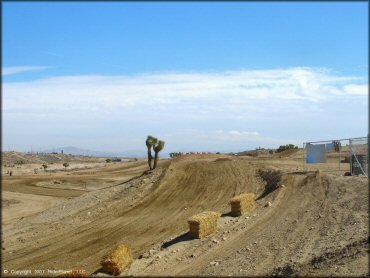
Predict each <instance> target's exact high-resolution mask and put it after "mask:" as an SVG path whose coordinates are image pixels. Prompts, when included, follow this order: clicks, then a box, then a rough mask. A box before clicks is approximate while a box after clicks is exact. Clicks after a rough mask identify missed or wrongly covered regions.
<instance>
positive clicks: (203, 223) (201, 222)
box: [188, 211, 220, 238]
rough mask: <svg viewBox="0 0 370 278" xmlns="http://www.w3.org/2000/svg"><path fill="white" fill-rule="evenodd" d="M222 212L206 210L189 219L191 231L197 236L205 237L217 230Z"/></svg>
mask: <svg viewBox="0 0 370 278" xmlns="http://www.w3.org/2000/svg"><path fill="white" fill-rule="evenodd" d="M219 218H220V214H219V213H217V212H213V211H204V212H202V213H199V214H196V215H194V216H192V217H191V218H189V219H188V224H189V233H190V234H191V235H192V236H193V237H195V238H203V237H205V236H207V235H210V234H212V233H214V232H215V231H217V228H218V219H219Z"/></svg>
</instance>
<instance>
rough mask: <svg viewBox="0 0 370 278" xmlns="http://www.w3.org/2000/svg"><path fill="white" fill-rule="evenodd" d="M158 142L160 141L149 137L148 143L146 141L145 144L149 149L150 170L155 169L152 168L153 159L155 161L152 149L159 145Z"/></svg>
mask: <svg viewBox="0 0 370 278" xmlns="http://www.w3.org/2000/svg"><path fill="white" fill-rule="evenodd" d="M157 142H158V139H157V138H155V137H153V136H151V135H149V136H148V137H147V138H146V141H145V144H146V147H147V148H148V165H149V169H150V170H153V169H154V168H153V167H152V159H153V156H152V147H153V146H155V145H157Z"/></svg>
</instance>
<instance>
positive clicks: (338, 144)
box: [303, 137, 369, 177]
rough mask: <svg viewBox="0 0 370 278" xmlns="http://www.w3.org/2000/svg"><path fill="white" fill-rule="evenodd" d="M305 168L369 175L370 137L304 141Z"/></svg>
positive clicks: (352, 174)
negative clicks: (369, 149)
mask: <svg viewBox="0 0 370 278" xmlns="http://www.w3.org/2000/svg"><path fill="white" fill-rule="evenodd" d="M303 150H304V157H303V159H304V162H303V164H304V169H305V170H316V169H317V167H318V165H319V168H320V170H322V171H324V172H340V173H342V174H344V173H348V174H350V175H351V176H364V177H367V175H368V164H369V163H368V138H367V137H359V138H348V139H338V140H325V141H314V142H305V143H303Z"/></svg>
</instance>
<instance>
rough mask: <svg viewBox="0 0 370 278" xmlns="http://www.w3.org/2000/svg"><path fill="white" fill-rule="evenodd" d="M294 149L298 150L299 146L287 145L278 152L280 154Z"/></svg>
mask: <svg viewBox="0 0 370 278" xmlns="http://www.w3.org/2000/svg"><path fill="white" fill-rule="evenodd" d="M293 149H298V146H295V145H293V144H287V145H285V146H283V145H282V146H280V147H279V148H278V149H277V150H276V152H277V153H279V152H283V151H286V150H293Z"/></svg>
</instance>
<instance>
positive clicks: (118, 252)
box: [100, 244, 133, 275]
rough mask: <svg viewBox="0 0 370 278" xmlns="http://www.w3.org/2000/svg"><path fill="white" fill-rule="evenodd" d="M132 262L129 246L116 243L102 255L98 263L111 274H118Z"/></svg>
mask: <svg viewBox="0 0 370 278" xmlns="http://www.w3.org/2000/svg"><path fill="white" fill-rule="evenodd" d="M132 262H133V257H132V252H131V248H130V247H128V246H127V245H125V244H121V245H118V246H117V247H116V248H115V249H114V250H112V251H110V252H109V253H108V254H107V255H105V256H104V257H103V259H102V260H101V262H100V264H101V266H102V268H103V270H104V271H105V272H107V273H109V274H111V275H119V274H120V273H122V272H123V271H124V270H125V269H127V268H128V267H129V266H130V264H131V263H132Z"/></svg>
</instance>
